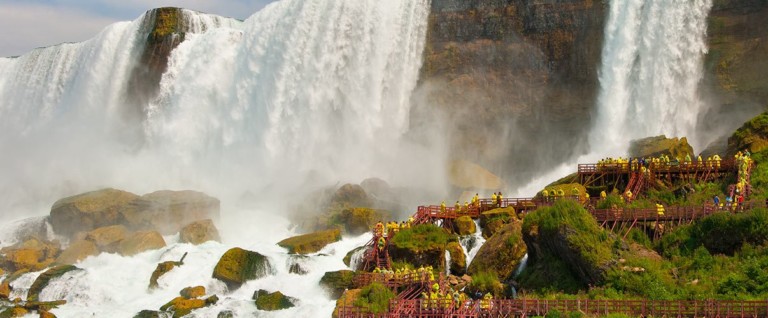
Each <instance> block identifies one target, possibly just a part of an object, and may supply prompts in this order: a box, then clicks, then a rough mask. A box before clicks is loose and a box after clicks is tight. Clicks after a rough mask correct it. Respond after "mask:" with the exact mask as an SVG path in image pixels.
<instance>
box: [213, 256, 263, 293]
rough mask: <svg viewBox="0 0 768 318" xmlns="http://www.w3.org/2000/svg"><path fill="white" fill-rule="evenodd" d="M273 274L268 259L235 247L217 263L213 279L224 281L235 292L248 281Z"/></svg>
mask: <svg viewBox="0 0 768 318" xmlns="http://www.w3.org/2000/svg"><path fill="white" fill-rule="evenodd" d="M271 272H272V266H271V265H270V263H269V260H268V259H267V257H265V256H264V255H261V254H259V253H257V252H253V251H248V250H244V249H242V248H239V247H235V248H232V249H230V250H228V251H227V252H225V253H224V255H222V256H221V259H219V262H218V263H216V267H215V268H214V269H213V278H216V279H219V280H221V281H223V282H224V283H225V284H227V287H228V288H229V289H230V290H234V289H237V288H240V286H241V285H242V284H243V283H244V282H246V281H248V280H252V279H257V278H261V277H264V276H266V275H268V274H269V273H271Z"/></svg>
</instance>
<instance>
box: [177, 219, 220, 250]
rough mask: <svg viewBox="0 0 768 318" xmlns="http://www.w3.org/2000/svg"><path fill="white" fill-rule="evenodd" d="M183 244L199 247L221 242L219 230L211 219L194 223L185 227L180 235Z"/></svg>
mask: <svg viewBox="0 0 768 318" xmlns="http://www.w3.org/2000/svg"><path fill="white" fill-rule="evenodd" d="M180 241H181V243H191V244H194V245H199V244H202V243H205V242H207V241H216V242H221V238H220V237H219V230H217V229H216V226H215V225H214V224H213V221H212V220H211V219H206V220H201V221H196V222H192V223H190V224H187V225H186V226H184V228H182V229H181V233H180Z"/></svg>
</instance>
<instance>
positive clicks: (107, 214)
mask: <svg viewBox="0 0 768 318" xmlns="http://www.w3.org/2000/svg"><path fill="white" fill-rule="evenodd" d="M139 199H140V198H139V196H138V195H135V194H133V193H130V192H126V191H121V190H116V189H103V190H98V191H93V192H87V193H83V194H79V195H76V196H71V197H67V198H63V199H60V200H58V201H56V202H55V203H54V204H53V207H52V208H51V217H50V223H51V227H52V228H53V231H54V232H56V233H57V234H60V235H64V236H69V237H71V236H72V235H73V234H75V233H77V232H87V231H90V230H93V229H96V228H99V227H103V226H109V225H115V224H121V223H122V222H124V220H125V218H124V215H126V214H134V213H136V212H137V210H140V200H139Z"/></svg>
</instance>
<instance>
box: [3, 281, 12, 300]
mask: <svg viewBox="0 0 768 318" xmlns="http://www.w3.org/2000/svg"><path fill="white" fill-rule="evenodd" d="M12 290H13V289H12V288H11V282H10V281H9V280H8V279H4V280H3V281H2V282H0V300H8V297H10V296H11V291H12Z"/></svg>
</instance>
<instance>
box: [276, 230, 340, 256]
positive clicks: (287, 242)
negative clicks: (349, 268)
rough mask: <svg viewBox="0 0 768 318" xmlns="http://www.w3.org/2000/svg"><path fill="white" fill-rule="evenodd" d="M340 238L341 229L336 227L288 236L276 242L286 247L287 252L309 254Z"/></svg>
mask: <svg viewBox="0 0 768 318" xmlns="http://www.w3.org/2000/svg"><path fill="white" fill-rule="evenodd" d="M340 240H341V231H340V230H338V229H336V230H327V231H320V232H315V233H309V234H304V235H299V236H294V237H290V238H287V239H284V240H282V241H280V242H278V243H277V245H280V246H282V247H285V248H287V249H288V252H289V253H295V254H309V253H315V252H317V251H319V250H321V249H323V247H325V246H326V245H328V244H330V243H333V242H338V241H340Z"/></svg>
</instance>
